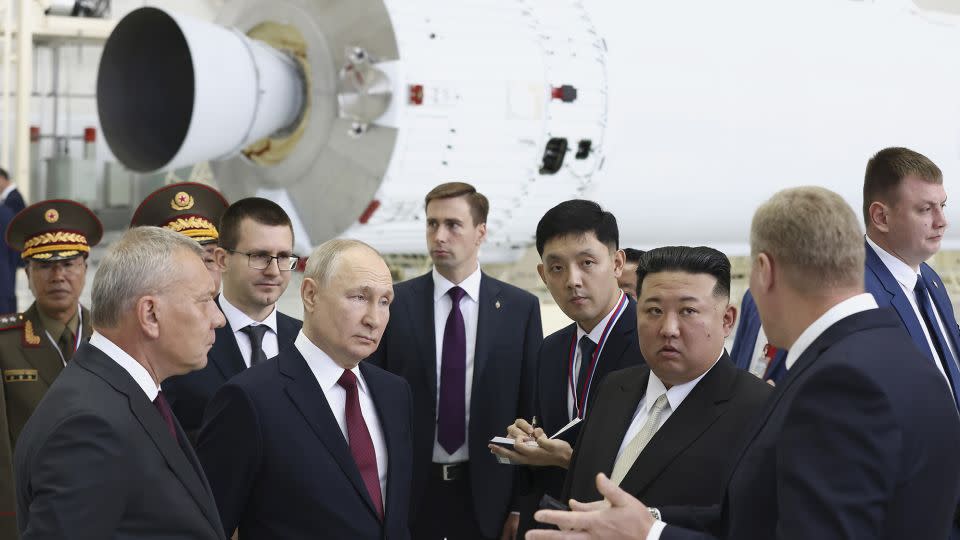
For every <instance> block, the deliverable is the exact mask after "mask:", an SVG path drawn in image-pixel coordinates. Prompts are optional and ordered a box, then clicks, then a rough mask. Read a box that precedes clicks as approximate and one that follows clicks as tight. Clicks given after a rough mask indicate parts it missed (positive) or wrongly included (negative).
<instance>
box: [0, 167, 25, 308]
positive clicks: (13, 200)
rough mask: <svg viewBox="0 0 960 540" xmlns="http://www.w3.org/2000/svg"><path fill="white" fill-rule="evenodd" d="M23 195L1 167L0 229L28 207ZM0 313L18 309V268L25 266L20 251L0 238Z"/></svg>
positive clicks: (2, 229) (4, 228)
mask: <svg viewBox="0 0 960 540" xmlns="http://www.w3.org/2000/svg"><path fill="white" fill-rule="evenodd" d="M26 206H27V205H26V203H24V201H23V196H22V195H20V191H19V190H18V189H17V185H16V184H14V183H13V182H12V181H11V180H10V177H9V176H8V175H7V171H6V170H4V169H0V207H2V209H0V231H5V230H6V229H7V225H8V224H9V223H10V220H11V219H12V218H13V216H15V215H16V214H18V213H19V212H20V211H21V210H23V209H24V208H25V207H26ZM0 266H2V267H3V268H2V269H0V313H14V312H16V311H17V294H16V293H17V269H18V268H20V267H21V266H23V261H21V259H20V252H19V251H18V250H16V249H14V248H13V247H12V246H10V245H8V244H7V242H6V239H4V238H0Z"/></svg>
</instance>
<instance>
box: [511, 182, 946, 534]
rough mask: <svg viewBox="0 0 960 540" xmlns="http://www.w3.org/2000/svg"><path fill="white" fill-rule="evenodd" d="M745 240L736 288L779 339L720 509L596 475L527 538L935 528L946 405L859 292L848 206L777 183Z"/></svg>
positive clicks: (856, 237)
mask: <svg viewBox="0 0 960 540" xmlns="http://www.w3.org/2000/svg"><path fill="white" fill-rule="evenodd" d="M750 243H751V252H752V259H753V266H752V271H751V274H750V290H751V291H753V295H754V298H755V299H756V302H757V307H758V308H759V311H760V318H761V321H762V323H763V327H764V328H765V330H766V332H767V336H768V337H769V338H770V341H771V343H773V344H775V345H776V346H778V347H783V348H786V349H788V350H789V351H790V352H789V353H788V354H787V358H786V362H785V363H786V367H787V370H788V375H787V377H786V378H785V379H784V380H783V381H782V382H781V383H780V384H779V385H778V387H777V391H776V393H775V394H774V395H773V397H772V398H771V400H770V401H769V402H768V403H767V406H766V408H765V409H764V410H763V411H762V412H761V417H760V418H761V421H760V423H759V424H758V425H757V426H755V427H754V428H753V429H752V431H750V432H749V433H748V436H747V437H746V438H745V439H744V441H743V442H742V443H741V450H740V452H739V453H738V454H737V457H736V459H735V460H734V461H733V462H732V463H731V464H732V465H733V467H732V468H731V469H730V471H729V473H728V475H727V479H726V480H725V481H724V483H723V485H725V486H726V494H725V496H724V498H723V503H722V507H721V506H715V507H711V508H699V509H698V508H691V507H683V508H661V509H659V511H658V510H657V509H648V508H647V507H645V506H644V505H643V504H642V503H641V502H640V501H638V500H636V499H634V498H633V497H631V496H629V495H628V494H626V493H625V492H623V491H622V490H620V489H619V488H618V487H616V486H614V485H613V484H612V483H611V482H610V480H609V479H607V478H606V477H603V476H602V475H600V476H598V479H597V486H598V489H599V491H600V493H601V494H603V495H604V496H605V497H606V500H607V501H609V502H608V503H604V502H600V503H594V504H592V505H583V504H578V503H576V502H572V506H573V508H574V510H576V511H574V512H554V511H541V512H539V513H538V514H537V518H538V519H540V520H543V521H546V522H548V523H553V524H556V525H559V526H560V527H561V528H564V529H567V530H564V531H549V532H540V531H537V532H535V533H531V534H530V535H528V536H527V538H531V539H538V538H604V539H607V538H613V539H615V538H637V539H647V540H649V539H657V538H660V539H664V540H668V539H670V540H678V539H683V540H693V539H709V538H730V539H751V538H756V539H760V538H763V539H768V538H778V539H808V538H817V539H822V538H883V539H891V540H892V539H899V538H925V539H926V538H930V539H941V538H946V537H947V535H948V533H949V531H950V529H951V522H952V521H953V515H954V509H955V508H956V502H957V499H958V497H960V476H958V474H957V468H956V458H955V453H956V449H957V448H958V447H960V419H958V417H957V414H956V411H955V408H954V407H953V405H952V399H951V396H950V394H949V393H948V392H945V391H944V384H943V375H942V374H941V373H940V372H939V371H938V370H937V368H936V367H935V366H933V365H932V363H930V362H927V361H924V360H923V357H922V356H921V353H920V352H919V351H918V350H917V349H916V347H915V346H914V345H913V343H912V342H911V340H910V336H909V335H907V333H906V332H905V331H904V330H903V328H902V325H901V324H900V320H899V318H898V317H897V315H896V314H895V313H894V312H892V311H889V310H880V309H877V302H876V301H875V300H874V298H873V296H872V295H870V294H869V293H865V292H864V285H863V284H864V278H863V264H864V262H863V261H864V251H863V244H862V237H861V235H860V228H859V226H858V224H857V220H856V216H855V215H854V213H853V211H852V209H851V208H850V207H849V206H848V205H847V204H846V203H845V202H844V201H843V199H842V198H840V196H839V195H837V194H835V193H833V192H831V191H828V190H826V189H823V188H815V187H802V188H795V189H788V190H784V191H781V192H779V193H777V194H776V195H774V196H773V198H771V199H770V200H769V201H768V202H766V203H765V204H763V205H762V206H761V207H760V208H759V209H758V210H757V212H756V214H755V215H754V218H753V225H752V228H751V238H750ZM918 396H921V397H920V399H918ZM684 527H687V528H684ZM691 529H696V530H697V531H696V532H695V531H694V530H691Z"/></svg>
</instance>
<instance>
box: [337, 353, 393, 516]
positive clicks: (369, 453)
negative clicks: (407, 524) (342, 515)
mask: <svg viewBox="0 0 960 540" xmlns="http://www.w3.org/2000/svg"><path fill="white" fill-rule="evenodd" d="M337 384H339V385H340V386H342V387H343V389H344V390H346V391H347V402H346V404H345V405H344V410H345V412H346V417H347V439H349V442H350V453H351V454H353V461H354V462H355V463H356V464H357V468H358V469H360V477H361V478H363V484H364V485H365V486H367V493H368V494H369V495H370V500H372V501H373V506H374V508H376V509H377V516H378V517H379V518H380V521H383V498H382V496H381V494H380V473H379V472H378V470H377V451H376V449H375V448H374V447H373V439H372V438H370V431H369V430H367V423H366V421H364V419H363V412H361V411H360V394H359V393H358V391H357V376H356V375H354V374H353V372H352V371H350V370H347V369H345V370H344V371H343V375H341V376H340V380H338V381H337Z"/></svg>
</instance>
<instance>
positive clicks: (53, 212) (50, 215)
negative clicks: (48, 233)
mask: <svg viewBox="0 0 960 540" xmlns="http://www.w3.org/2000/svg"><path fill="white" fill-rule="evenodd" d="M43 219H45V220H47V223H56V222H57V221H58V220H59V219H60V212H57V209H56V208H51V209H49V210H47V211H46V212H44V213H43Z"/></svg>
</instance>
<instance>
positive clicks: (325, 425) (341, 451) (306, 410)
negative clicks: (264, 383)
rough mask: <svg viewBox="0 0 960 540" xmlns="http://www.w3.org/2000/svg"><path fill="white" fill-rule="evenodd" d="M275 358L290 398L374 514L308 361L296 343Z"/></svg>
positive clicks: (357, 470)
mask: <svg viewBox="0 0 960 540" xmlns="http://www.w3.org/2000/svg"><path fill="white" fill-rule="evenodd" d="M277 361H278V363H279V369H280V372H281V373H283V374H284V375H285V376H287V377H289V378H290V379H291V380H290V382H289V383H288V384H287V385H286V392H287V395H288V396H289V397H290V400H291V401H293V404H294V405H295V406H296V407H297V410H299V411H300V414H302V415H303V418H304V419H305V420H306V421H307V424H308V425H309V426H310V428H311V429H312V430H313V433H314V434H315V435H316V436H317V438H318V439H320V442H322V443H323V445H324V446H326V447H327V451H329V452H330V455H331V456H333V459H334V460H335V461H336V462H337V464H338V465H339V466H340V469H341V470H342V471H343V474H344V476H346V477H347V478H348V479H349V480H350V483H351V484H353V487H354V489H356V490H357V492H359V493H360V495H361V496H362V497H363V500H364V501H366V503H367V507H368V508H369V509H370V511H371V512H373V514H374V515H376V510H375V509H374V506H373V501H372V500H371V499H370V495H369V493H367V487H366V484H364V483H363V477H361V476H360V469H358V468H357V464H356V462H355V461H354V460H353V454H351V453H350V446H349V443H348V442H347V440H346V438H344V436H343V432H342V431H340V425H339V424H338V423H337V419H336V418H335V417H334V416H333V411H332V410H331V409H330V404H329V403H328V402H327V398H326V396H324V394H323V389H321V388H320V385H318V384H317V379H316V377H314V375H313V373H312V372H311V371H310V367H309V366H308V365H307V361H306V360H305V359H304V358H303V355H301V354H300V351H299V350H298V349H297V348H296V347H288V348H286V349H284V354H282V355H280V356H279V357H277ZM379 408H380V407H379V406H378V411H377V412H378V413H379V412H380V411H379Z"/></svg>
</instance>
